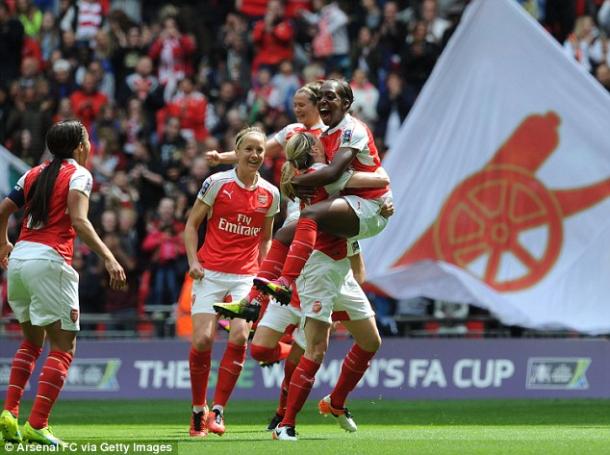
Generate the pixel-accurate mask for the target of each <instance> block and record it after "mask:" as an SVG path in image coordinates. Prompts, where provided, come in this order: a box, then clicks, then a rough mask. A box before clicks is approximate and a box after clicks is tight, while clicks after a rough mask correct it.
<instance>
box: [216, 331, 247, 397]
mask: <svg viewBox="0 0 610 455" xmlns="http://www.w3.org/2000/svg"><path fill="white" fill-rule="evenodd" d="M245 361H246V345H238V344H233V343H227V349H226V351H225V353H224V355H223V356H222V360H221V361H220V367H219V368H218V382H217V384H216V392H215V393H214V404H215V405H216V404H218V405H220V406H222V407H225V406H226V405H227V401H229V397H230V396H231V392H233V389H234V388H235V384H236V383H237V380H238V379H239V374H240V373H241V370H242V368H243V367H244V362H245Z"/></svg>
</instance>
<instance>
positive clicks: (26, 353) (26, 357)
mask: <svg viewBox="0 0 610 455" xmlns="http://www.w3.org/2000/svg"><path fill="white" fill-rule="evenodd" d="M41 352H42V348H41V347H38V346H36V345H35V344H34V343H30V342H29V341H28V340H24V341H23V343H21V346H19V349H17V352H16V353H15V357H13V364H12V365H11V375H10V376H9V380H8V387H7V389H6V401H5V402H4V409H6V410H8V411H9V412H10V413H11V414H13V415H14V416H15V417H19V403H20V401H21V397H22V396H23V391H24V390H25V385H26V384H27V382H28V380H29V379H30V376H31V375H32V371H34V367H35V366H36V360H37V359H38V357H40V353H41Z"/></svg>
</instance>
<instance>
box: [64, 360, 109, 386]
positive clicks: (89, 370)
mask: <svg viewBox="0 0 610 455" xmlns="http://www.w3.org/2000/svg"><path fill="white" fill-rule="evenodd" d="M120 367H121V360H120V359H74V362H73V363H72V365H71V366H70V370H69V371H68V377H67V379H66V385H65V387H64V389H65V390H66V391H68V392H83V391H87V392H112V391H115V390H119V380H118V373H119V368H120Z"/></svg>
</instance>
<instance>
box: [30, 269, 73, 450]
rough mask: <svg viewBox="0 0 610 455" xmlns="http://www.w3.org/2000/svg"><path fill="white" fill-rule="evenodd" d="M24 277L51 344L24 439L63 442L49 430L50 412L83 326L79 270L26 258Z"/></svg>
mask: <svg viewBox="0 0 610 455" xmlns="http://www.w3.org/2000/svg"><path fill="white" fill-rule="evenodd" d="M24 262H26V263H27V266H25V267H23V269H22V278H23V281H24V282H25V283H27V287H28V288H29V289H30V291H31V296H32V299H31V305H30V320H31V323H32V325H33V326H38V327H44V330H45V333H46V337H47V339H48V340H49V343H50V350H49V355H48V356H47V358H46V359H45V362H44V364H43V367H42V370H41V373H40V377H39V379H38V390H37V391H36V398H35V399H34V404H33V406H32V411H31V413H30V417H29V419H28V422H26V424H25V425H24V427H23V438H24V439H26V440H30V441H33V442H37V443H41V444H50V445H55V446H57V445H62V444H63V442H62V441H61V440H59V439H58V438H57V437H55V436H54V435H53V434H52V432H51V431H50V430H49V423H48V420H49V415H50V413H51V410H52V408H53V405H54V403H55V401H56V400H57V398H58V396H59V393H60V392H61V390H62V388H63V385H64V382H65V379H66V376H67V374H68V370H69V368H70V365H71V364H72V359H73V356H74V350H75V346H76V333H77V332H78V330H79V329H80V327H79V299H78V273H77V272H76V271H75V270H74V269H73V268H72V267H71V266H70V265H68V264H66V263H65V262H52V261H44V260H28V261H24Z"/></svg>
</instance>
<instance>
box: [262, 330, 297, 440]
mask: <svg viewBox="0 0 610 455" xmlns="http://www.w3.org/2000/svg"><path fill="white" fill-rule="evenodd" d="M304 353H305V336H304V335H303V331H302V330H301V329H300V328H298V329H297V331H296V332H295V337H294V342H293V343H292V346H291V348H290V352H289V353H288V357H287V358H286V361H285V362H284V380H283V381H282V385H281V387H280V399H279V402H278V406H277V409H276V411H275V416H274V417H273V418H272V419H271V421H270V422H269V425H268V426H267V430H268V431H273V430H275V427H277V426H278V424H279V423H280V422H281V421H282V419H283V418H284V415H285V414H286V404H287V400H288V388H289V387H290V381H291V379H292V374H293V373H294V370H295V369H296V367H297V365H298V364H299V361H300V360H301V357H302V356H303V354H304Z"/></svg>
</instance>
